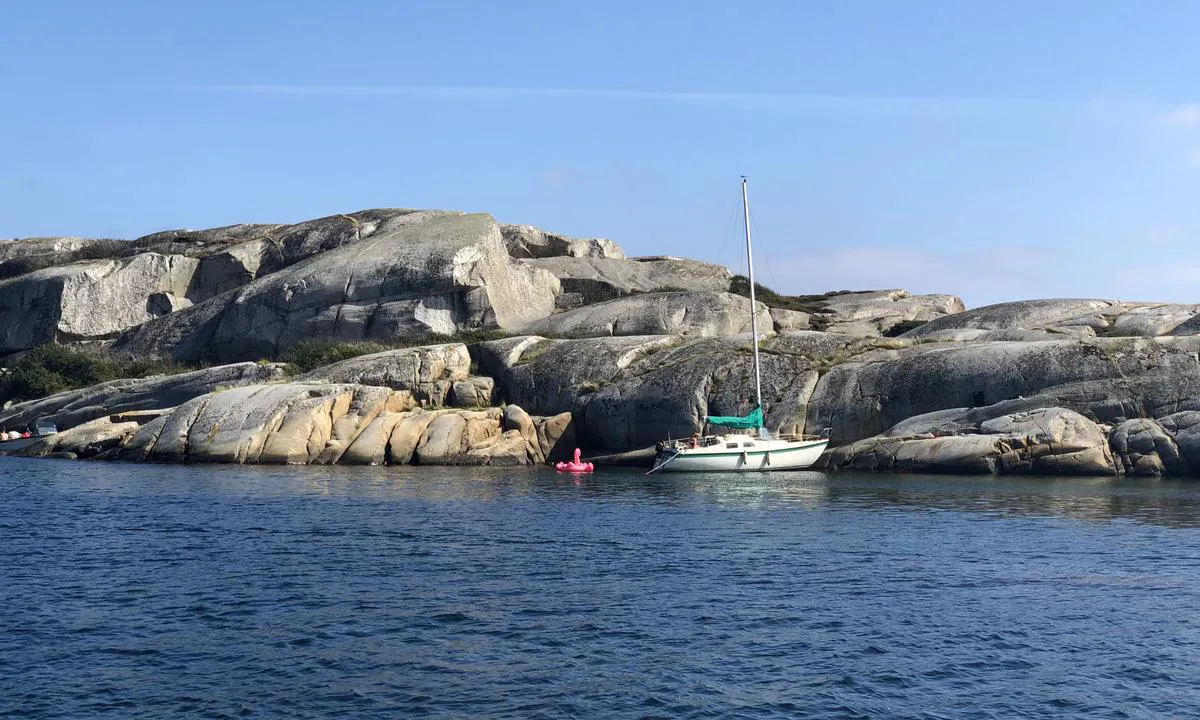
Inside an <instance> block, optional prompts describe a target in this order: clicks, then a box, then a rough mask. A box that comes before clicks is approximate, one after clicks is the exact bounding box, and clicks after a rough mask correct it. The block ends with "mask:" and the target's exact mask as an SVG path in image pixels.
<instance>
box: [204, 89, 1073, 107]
mask: <svg viewBox="0 0 1200 720" xmlns="http://www.w3.org/2000/svg"><path fill="white" fill-rule="evenodd" d="M189 89H190V90H193V91H200V92H214V93H229V94H242V95H279V96H300V97H304V96H341V97H446V98H468V99H488V98H522V97H524V98H579V99H608V100H632V101H650V102H693V103H713V104H756V105H763V104H778V105H781V106H803V107H809V108H814V109H830V110H837V109H861V110H890V111H900V112H905V111H908V112H929V111H942V112H957V111H992V110H995V109H998V108H1007V109H1014V108H1025V109H1028V110H1034V109H1040V110H1073V109H1083V108H1087V107H1089V106H1091V105H1092V103H1090V102H1087V101H1071V100H1036V99H1029V98H987V97H961V98H955V97H905V96H894V97H889V96H870V95H823V94H812V93H777V92H694V91H672V90H622V89H605V88H539V87H488V86H470V85H461V86H460V85H442V86H423V85H254V84H246V85H193V86H189Z"/></svg>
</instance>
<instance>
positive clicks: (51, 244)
mask: <svg viewBox="0 0 1200 720" xmlns="http://www.w3.org/2000/svg"><path fill="white" fill-rule="evenodd" d="M94 242H95V241H94V240H91V239H89V238H81V237H35V238H18V239H16V240H0V262H4V261H6V260H15V259H17V258H30V257H37V256H46V255H61V254H65V253H72V252H75V251H76V250H79V249H81V248H85V247H87V246H88V245H91V244H92V243H94Z"/></svg>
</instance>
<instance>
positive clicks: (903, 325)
mask: <svg viewBox="0 0 1200 720" xmlns="http://www.w3.org/2000/svg"><path fill="white" fill-rule="evenodd" d="M927 322H929V321H928V320H901V321H900V322H898V323H896V324H895V325H893V326H891V327H890V328H888V329H887V330H884V331H883V336H884V337H899V336H900V335H903V334H904V333H906V332H908V331H909V330H913V329H916V328H919V327H921V326H922V325H924V324H925V323H927Z"/></svg>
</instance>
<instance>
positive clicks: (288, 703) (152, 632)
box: [0, 458, 1200, 718]
mask: <svg viewBox="0 0 1200 720" xmlns="http://www.w3.org/2000/svg"><path fill="white" fill-rule="evenodd" d="M1198 614H1200V483H1198V484H1189V483H1168V482H1148V481H1141V482H1135V481H1110V480H1088V479H1083V480H1051V479H1021V480H1014V479H991V478H986V479H982V478H965V477H930V476H883V475H846V474H842V475H834V476H826V475H823V474H820V473H810V472H796V473H778V474H763V475H745V476H720V475H696V476H683V475H674V476H673V475H661V476H651V477H644V476H641V475H639V474H635V473H625V472H616V471H612V472H603V473H598V474H596V475H595V476H592V477H587V478H584V479H577V478H573V477H570V476H560V475H557V474H555V473H554V472H552V471H551V472H547V471H545V470H528V469H513V470H480V469H436V468H425V469H420V468H397V469H365V468H357V469H349V468H347V469H341V468H252V467H250V468H247V467H195V466H152V465H150V466H148V465H124V464H103V463H72V462H67V461H26V460H18V459H8V458H0V716H3V717H22V718H87V717H97V716H101V717H104V716H107V717H120V718H170V717H196V718H241V717H247V718H334V717H337V718H342V717H346V718H425V717H431V718H793V717H814V718H987V717H997V718H1001V717H1003V718H1011V717H1045V718H1160V717H1161V718H1178V717H1189V716H1195V714H1196V713H1197V707H1200V625H1198V621H1197V615H1198Z"/></svg>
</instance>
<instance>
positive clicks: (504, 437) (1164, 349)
mask: <svg viewBox="0 0 1200 720" xmlns="http://www.w3.org/2000/svg"><path fill="white" fill-rule="evenodd" d="M0 276H3V277H5V278H6V279H3V280H0V365H7V364H12V363H16V362H19V361H20V358H22V357H24V356H25V355H26V354H28V353H29V352H30V351H32V350H33V349H35V348H38V347H39V346H44V345H46V344H59V345H65V346H69V347H83V348H89V349H92V350H96V351H98V352H103V353H106V354H108V355H111V356H113V357H123V358H131V359H139V360H140V359H150V358H162V359H169V360H172V361H175V362H179V363H185V364H188V365H190V366H194V367H196V368H197V369H193V370H191V371H189V372H184V373H180V374H173V375H158V376H153V377H146V378H128V379H120V380H111V381H108V382H104V383H99V384H94V385H90V386H88V387H83V388H80V389H76V390H67V391H64V392H60V393H56V394H53V395H49V396H47V397H43V398H38V399H34V400H28V401H19V400H20V399H19V398H5V397H0V401H7V402H5V407H4V409H3V410H0V427H20V426H23V425H26V424H28V423H29V422H32V421H33V420H37V419H43V420H49V421H51V422H55V423H56V424H57V425H58V426H59V428H60V429H61V430H62V432H60V433H59V434H58V435H55V436H52V437H49V438H45V439H43V440H42V441H39V442H37V443H34V444H33V445H30V446H28V447H26V448H24V449H22V450H21V451H20V454H24V455H28V456H50V455H52V456H56V457H78V458H99V459H120V460H128V461H151V462H228V463H323V464H332V463H337V464H409V463H411V464H420V465H428V464H442V465H445V464H479V465H523V464H540V463H545V462H550V461H554V460H557V459H561V458H562V457H565V456H566V455H567V454H569V452H570V451H571V450H572V449H573V448H574V447H576V446H579V447H582V448H584V450H585V453H586V454H589V455H593V456H607V457H609V458H612V459H613V461H614V462H616V461H632V462H637V458H639V457H640V456H639V455H638V454H637V452H636V451H638V450H639V449H644V448H646V447H649V446H652V445H653V444H654V443H655V442H656V441H657V440H659V439H662V438H664V437H667V436H671V437H681V436H686V435H690V434H691V433H692V432H695V431H696V430H698V429H699V428H700V426H701V420H702V418H703V416H704V415H706V414H724V415H735V414H744V413H745V412H747V411H748V410H749V400H748V395H749V393H750V390H749V389H750V387H751V386H752V385H751V383H752V379H751V369H750V363H749V361H748V360H749V351H750V347H751V337H750V335H749V332H748V331H749V327H748V326H749V318H750V306H749V300H748V299H747V298H746V297H744V296H743V295H742V294H741V293H740V291H741V290H742V289H743V288H740V287H739V285H738V278H735V277H733V276H732V275H731V274H730V272H729V271H728V270H727V269H725V268H722V267H719V266H715V265H711V264H708V263H702V262H698V261H694V260H688V259H684V258H666V257H652V258H626V257H625V255H624V253H623V252H622V250H621V248H620V247H619V246H618V245H616V244H615V243H613V242H611V241H608V240H601V239H584V240H579V239H572V238H566V237H564V236H561V235H555V234H553V233H547V232H544V231H542V230H539V229H537V228H534V227H531V226H503V225H500V224H498V223H496V222H495V221H494V220H493V219H492V218H491V217H489V216H487V215H467V214H460V213H451V212H443V211H413V210H369V211H363V212H359V213H352V214H349V215H337V216H333V217H329V218H322V219H318V220H312V221H308V222H305V223H300V224H297V225H238V226H232V227H228V228H217V229H213V230H205V231H173V232H169V233H158V234H156V235H152V236H148V237H146V238H139V239H137V240H133V241H122V242H114V241H98V240H97V241H92V240H86V239H77V238H73V239H68V238H42V239H30V240H16V241H9V242H0ZM761 297H762V299H763V300H766V302H760V303H759V304H758V306H757V307H756V308H755V313H756V314H757V315H758V318H759V322H760V327H762V328H766V329H769V330H770V332H768V333H767V334H766V335H765V336H764V338H763V340H762V342H761V348H762V352H763V395H764V400H765V404H766V408H767V415H766V419H767V424H768V426H769V428H770V429H772V430H774V431H777V432H815V431H819V430H820V429H822V428H830V431H831V434H832V442H831V446H830V450H829V451H828V452H827V453H826V454H825V456H824V457H823V458H822V460H821V463H820V466H821V467H824V468H827V469H830V470H838V469H856V470H875V471H890V472H904V471H911V472H918V471H919V472H954V473H984V474H988V473H995V474H1039V475H1040V474H1049V475H1054V474H1077V475H1120V474H1128V475H1137V476H1148V477H1153V476H1181V477H1191V476H1197V475H1200V337H1197V334H1196V333H1198V332H1200V305H1186V304H1171V303H1148V302H1138V303H1131V302H1118V301H1111V300H1098V299H1052V300H1030V301H1022V302H1014V303H1004V304H1001V305H992V306H988V307H983V308H975V309H971V310H967V309H966V308H964V306H963V304H962V302H961V300H959V299H958V298H956V297H954V296H950V295H911V294H909V293H907V292H905V291H903V290H883V291H866V292H836V293H829V294H826V295H818V296H802V297H788V296H778V295H775V294H774V293H771V292H769V291H766V292H764V293H763V294H762V296H761ZM480 331H487V332H488V333H490V335H489V337H487V338H481V337H479V333H480ZM314 340H319V341H328V342H339V343H348V344H350V345H351V346H353V344H354V343H369V342H391V343H397V342H398V341H403V344H408V345H409V347H396V348H395V349H386V350H383V351H381V352H370V353H367V354H362V355H359V356H357V357H349V358H346V359H341V360H339V361H336V362H329V363H326V364H323V365H321V366H319V367H314V368H311V369H308V370H307V372H297V371H296V368H295V367H294V366H289V365H287V364H285V363H283V362H280V359H281V358H283V357H284V356H285V354H286V353H287V352H289V351H290V350H293V349H294V348H296V347H298V346H300V345H302V344H303V343H305V342H312V341H314ZM14 400H17V401H16V402H14ZM642 456H644V453H643V454H642Z"/></svg>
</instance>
